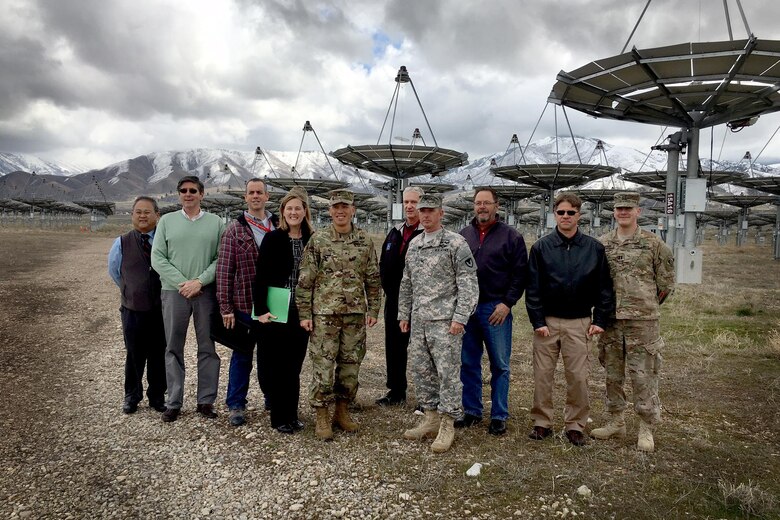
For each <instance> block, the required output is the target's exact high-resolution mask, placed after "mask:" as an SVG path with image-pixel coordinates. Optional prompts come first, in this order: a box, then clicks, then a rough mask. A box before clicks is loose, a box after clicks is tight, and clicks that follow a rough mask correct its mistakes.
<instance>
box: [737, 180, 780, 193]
mask: <svg viewBox="0 0 780 520" xmlns="http://www.w3.org/2000/svg"><path fill="white" fill-rule="evenodd" d="M732 184H736V185H737V186H742V187H744V188H752V189H754V190H758V191H763V192H765V193H771V194H772V195H780V177H752V178H743V179H739V180H735V181H733V182H732Z"/></svg>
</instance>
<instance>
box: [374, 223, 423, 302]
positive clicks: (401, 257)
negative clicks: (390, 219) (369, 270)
mask: <svg viewBox="0 0 780 520" xmlns="http://www.w3.org/2000/svg"><path fill="white" fill-rule="evenodd" d="M403 229H404V222H401V223H400V224H398V225H396V226H394V227H393V229H391V230H390V232H389V233H388V234H387V238H385V242H384V243H383V244H382V253H381V254H380V255H379V277H380V278H381V280H382V289H384V291H385V296H386V298H387V299H390V300H392V301H397V300H398V290H399V288H400V287H401V278H403V275H404V265H406V251H407V249H408V248H409V242H411V241H412V238H414V237H416V236H417V235H419V234H420V233H422V232H423V228H422V226H421V225H419V224H417V228H416V229H415V230H414V231H412V236H411V237H410V238H409V240H408V241H407V242H406V244H403V240H404V232H403ZM402 244H403V248H402V247H401V246H402ZM385 305H387V302H385Z"/></svg>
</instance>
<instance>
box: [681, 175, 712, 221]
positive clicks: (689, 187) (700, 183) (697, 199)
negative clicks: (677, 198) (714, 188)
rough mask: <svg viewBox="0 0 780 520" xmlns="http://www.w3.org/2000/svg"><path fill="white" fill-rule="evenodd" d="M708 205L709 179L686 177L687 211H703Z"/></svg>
mask: <svg viewBox="0 0 780 520" xmlns="http://www.w3.org/2000/svg"><path fill="white" fill-rule="evenodd" d="M706 206H707V179H685V212H686V213H690V212H696V213H701V212H703V211H704V210H705V209H706Z"/></svg>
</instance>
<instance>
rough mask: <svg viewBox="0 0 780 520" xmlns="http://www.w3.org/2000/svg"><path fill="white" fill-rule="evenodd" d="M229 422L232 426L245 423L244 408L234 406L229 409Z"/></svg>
mask: <svg viewBox="0 0 780 520" xmlns="http://www.w3.org/2000/svg"><path fill="white" fill-rule="evenodd" d="M229 420H230V424H231V425H232V426H241V425H242V424H245V423H246V417H244V410H243V409H242V408H234V409H232V410H230V417H229Z"/></svg>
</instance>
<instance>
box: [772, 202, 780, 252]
mask: <svg viewBox="0 0 780 520" xmlns="http://www.w3.org/2000/svg"><path fill="white" fill-rule="evenodd" d="M772 238H773V240H774V242H773V244H772V251H773V255H772V259H773V260H780V203H779V204H777V216H776V217H775V232H774V233H773V235H772Z"/></svg>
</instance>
